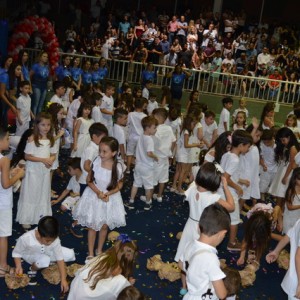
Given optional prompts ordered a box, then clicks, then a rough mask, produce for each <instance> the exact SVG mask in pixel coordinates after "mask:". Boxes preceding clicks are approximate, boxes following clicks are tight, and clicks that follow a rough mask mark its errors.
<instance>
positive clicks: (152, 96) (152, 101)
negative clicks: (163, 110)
mask: <svg viewBox="0 0 300 300" xmlns="http://www.w3.org/2000/svg"><path fill="white" fill-rule="evenodd" d="M156 108H158V103H157V101H156V95H155V94H154V93H150V95H149V100H148V105H147V112H148V115H149V116H150V115H151V114H152V112H153V110H154V109H156Z"/></svg>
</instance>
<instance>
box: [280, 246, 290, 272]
mask: <svg viewBox="0 0 300 300" xmlns="http://www.w3.org/2000/svg"><path fill="white" fill-rule="evenodd" d="M277 263H278V267H279V268H282V269H284V270H287V269H288V268H289V265H290V253H288V252H287V251H286V250H285V249H284V250H282V251H281V252H280V253H279V255H278V258H277Z"/></svg>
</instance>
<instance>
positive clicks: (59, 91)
mask: <svg viewBox="0 0 300 300" xmlns="http://www.w3.org/2000/svg"><path fill="white" fill-rule="evenodd" d="M53 90H54V93H55V94H54V95H53V96H52V98H51V99H50V102H51V103H58V104H60V105H62V106H63V100H62V96H63V95H64V94H65V92H66V88H65V86H64V84H63V83H62V82H61V81H54V83H53ZM65 113H67V112H65Z"/></svg>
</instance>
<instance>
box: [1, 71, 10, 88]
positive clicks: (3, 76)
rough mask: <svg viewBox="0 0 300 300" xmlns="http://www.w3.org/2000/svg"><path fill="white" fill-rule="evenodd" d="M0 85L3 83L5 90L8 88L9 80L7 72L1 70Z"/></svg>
mask: <svg viewBox="0 0 300 300" xmlns="http://www.w3.org/2000/svg"><path fill="white" fill-rule="evenodd" d="M0 83H4V84H5V86H6V89H8V88H9V78H8V74H7V70H5V69H2V68H1V69H0Z"/></svg>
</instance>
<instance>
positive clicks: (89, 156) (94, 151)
mask: <svg viewBox="0 0 300 300" xmlns="http://www.w3.org/2000/svg"><path fill="white" fill-rule="evenodd" d="M98 154H99V145H97V144H95V143H94V142H93V141H91V142H90V144H89V145H88V146H87V148H86V149H85V150H84V151H83V153H82V155H81V159H80V167H81V170H82V176H81V178H80V183H82V184H86V178H87V176H88V172H87V171H85V169H84V163H85V162H86V161H87V160H89V161H90V162H91V164H92V162H93V161H94V160H95V158H96V157H97V156H98Z"/></svg>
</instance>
